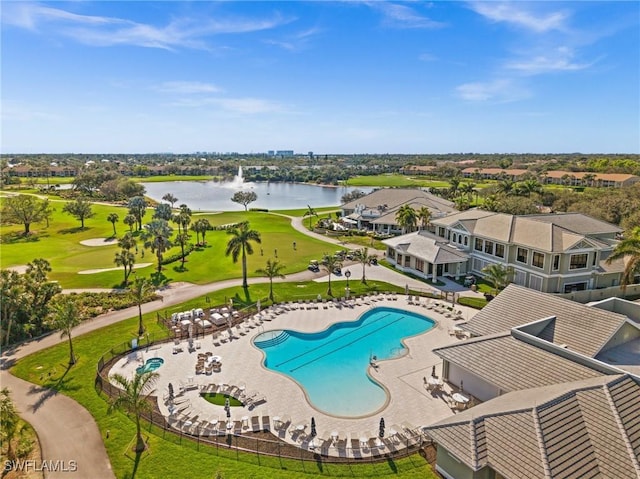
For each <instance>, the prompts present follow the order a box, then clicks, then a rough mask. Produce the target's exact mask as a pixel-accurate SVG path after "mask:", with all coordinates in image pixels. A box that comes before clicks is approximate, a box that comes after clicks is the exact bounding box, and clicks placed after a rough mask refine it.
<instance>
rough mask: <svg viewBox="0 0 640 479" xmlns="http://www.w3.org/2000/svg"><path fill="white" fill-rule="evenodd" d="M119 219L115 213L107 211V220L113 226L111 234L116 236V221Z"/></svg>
mask: <svg viewBox="0 0 640 479" xmlns="http://www.w3.org/2000/svg"><path fill="white" fill-rule="evenodd" d="M119 219H120V217H119V216H118V214H117V213H109V216H107V221H108V222H109V223H111V225H112V226H113V236H116V235H117V234H118V233H116V223H117V222H118V220H119Z"/></svg>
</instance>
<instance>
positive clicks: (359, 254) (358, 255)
mask: <svg viewBox="0 0 640 479" xmlns="http://www.w3.org/2000/svg"><path fill="white" fill-rule="evenodd" d="M354 259H355V260H356V261H357V262H358V263H360V264H361V265H362V279H361V280H360V282H361V283H362V284H367V278H366V277H365V274H364V273H365V271H364V270H365V267H366V266H371V263H372V262H373V261H374V260H375V259H377V256H376V255H375V254H369V248H367V247H365V248H362V249H359V250H357V251H356V252H355V254H354Z"/></svg>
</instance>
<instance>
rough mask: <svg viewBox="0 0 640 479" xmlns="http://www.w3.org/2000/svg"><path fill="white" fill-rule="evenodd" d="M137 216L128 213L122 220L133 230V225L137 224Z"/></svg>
mask: <svg viewBox="0 0 640 479" xmlns="http://www.w3.org/2000/svg"><path fill="white" fill-rule="evenodd" d="M136 221H137V220H136V217H135V216H134V215H127V216H125V217H124V219H123V220H122V222H123V223H124V224H125V225H127V226H128V227H129V231H131V232H133V225H135V224H136Z"/></svg>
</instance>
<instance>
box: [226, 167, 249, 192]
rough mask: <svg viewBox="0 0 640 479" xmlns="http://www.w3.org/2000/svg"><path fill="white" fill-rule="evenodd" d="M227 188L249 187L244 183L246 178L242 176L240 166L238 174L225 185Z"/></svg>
mask: <svg viewBox="0 0 640 479" xmlns="http://www.w3.org/2000/svg"><path fill="white" fill-rule="evenodd" d="M224 186H226V187H227V188H242V187H243V186H249V184H248V183H245V182H244V176H243V175H242V166H238V173H237V174H236V176H234V177H233V180H232V181H229V182H227V183H225V184H224Z"/></svg>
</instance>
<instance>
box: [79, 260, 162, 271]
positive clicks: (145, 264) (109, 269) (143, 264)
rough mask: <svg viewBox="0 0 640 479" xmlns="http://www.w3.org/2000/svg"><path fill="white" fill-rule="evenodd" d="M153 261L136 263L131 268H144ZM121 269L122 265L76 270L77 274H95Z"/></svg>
mask: <svg viewBox="0 0 640 479" xmlns="http://www.w3.org/2000/svg"><path fill="white" fill-rule="evenodd" d="M152 264H153V263H136V264H134V265H133V269H138V268H146V267H147V266H150V265H152ZM119 269H120V270H121V269H122V267H119V268H103V269H85V270H84V271H78V274H96V273H104V272H105V271H116V270H119Z"/></svg>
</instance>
